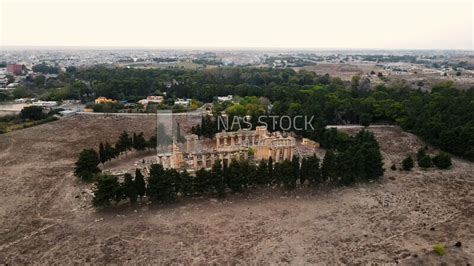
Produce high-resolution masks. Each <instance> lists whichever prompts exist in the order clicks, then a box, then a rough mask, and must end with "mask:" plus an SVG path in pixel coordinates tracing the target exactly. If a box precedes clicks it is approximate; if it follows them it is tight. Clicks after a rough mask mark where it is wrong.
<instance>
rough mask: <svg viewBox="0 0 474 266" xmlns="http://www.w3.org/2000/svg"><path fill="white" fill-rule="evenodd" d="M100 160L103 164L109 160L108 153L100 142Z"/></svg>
mask: <svg viewBox="0 0 474 266" xmlns="http://www.w3.org/2000/svg"><path fill="white" fill-rule="evenodd" d="M99 160H100V162H101V163H102V164H104V163H105V162H106V161H107V160H108V158H107V153H106V151H105V148H104V144H103V143H102V142H100V144H99Z"/></svg>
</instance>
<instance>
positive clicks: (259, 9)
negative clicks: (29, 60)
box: [0, 0, 474, 50]
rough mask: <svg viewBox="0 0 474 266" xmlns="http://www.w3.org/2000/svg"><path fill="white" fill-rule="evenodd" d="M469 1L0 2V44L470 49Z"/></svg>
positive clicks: (227, 0) (105, 0) (179, 0)
mask: <svg viewBox="0 0 474 266" xmlns="http://www.w3.org/2000/svg"><path fill="white" fill-rule="evenodd" d="M473 2H474V1H465V0H462V1H436V0H435V1H425V0H412V1H409V0H399V1H392V0H386V1H385V0H378V1H358V0H351V1H350V0H344V1H340V0H336V1H318V0H316V1H301V0H296V1H290V0H273V1H271V0H241V1H235V0H220V1H215V0H213V1H209V0H208V1H203V0H195V1H191V0H175V1H168V0H166V1H165V0H162V1H161V0H157V1H151V0H138V1H132V0H125V1H124V0H115V1H113V0H94V1H93V0H82V1H77V0H61V1H58V0H56V1H51V0H49V1H47V0H37V1H33V0H0V3H1V4H0V11H1V13H0V14H1V21H0V23H1V27H0V41H1V45H2V46H4V47H6V46H74V47H81V46H89V47H97V46H104V47H156V48H301V49H333V48H336V49H463V50H473V49H474V46H473V35H474V34H473V14H474V5H473Z"/></svg>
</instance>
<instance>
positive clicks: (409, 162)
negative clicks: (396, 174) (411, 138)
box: [402, 155, 415, 171]
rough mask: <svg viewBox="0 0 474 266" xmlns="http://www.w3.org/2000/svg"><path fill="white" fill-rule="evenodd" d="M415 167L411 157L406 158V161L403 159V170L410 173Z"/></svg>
mask: <svg viewBox="0 0 474 266" xmlns="http://www.w3.org/2000/svg"><path fill="white" fill-rule="evenodd" d="M413 166H415V163H414V162H413V158H412V157H411V155H407V157H405V159H403V161H402V168H403V170H405V171H410V170H411V169H412V168H413Z"/></svg>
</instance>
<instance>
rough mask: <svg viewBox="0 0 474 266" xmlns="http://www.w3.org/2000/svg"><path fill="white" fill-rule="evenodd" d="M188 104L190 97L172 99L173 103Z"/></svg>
mask: <svg viewBox="0 0 474 266" xmlns="http://www.w3.org/2000/svg"><path fill="white" fill-rule="evenodd" d="M189 104H191V99H180V98H178V99H176V100H175V101H174V105H182V106H188V105H189Z"/></svg>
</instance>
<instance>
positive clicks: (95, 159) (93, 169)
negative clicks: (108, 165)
mask: <svg viewBox="0 0 474 266" xmlns="http://www.w3.org/2000/svg"><path fill="white" fill-rule="evenodd" d="M98 164H99V155H98V154H97V152H96V151H95V150H93V149H84V150H82V151H81V153H80V154H79V159H78V160H77V162H76V168H75V170H74V174H75V175H76V176H77V177H79V178H81V179H82V180H83V181H91V180H92V178H93V177H94V175H95V174H97V173H99V172H100V169H99V168H98V167H97V165H98Z"/></svg>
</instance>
